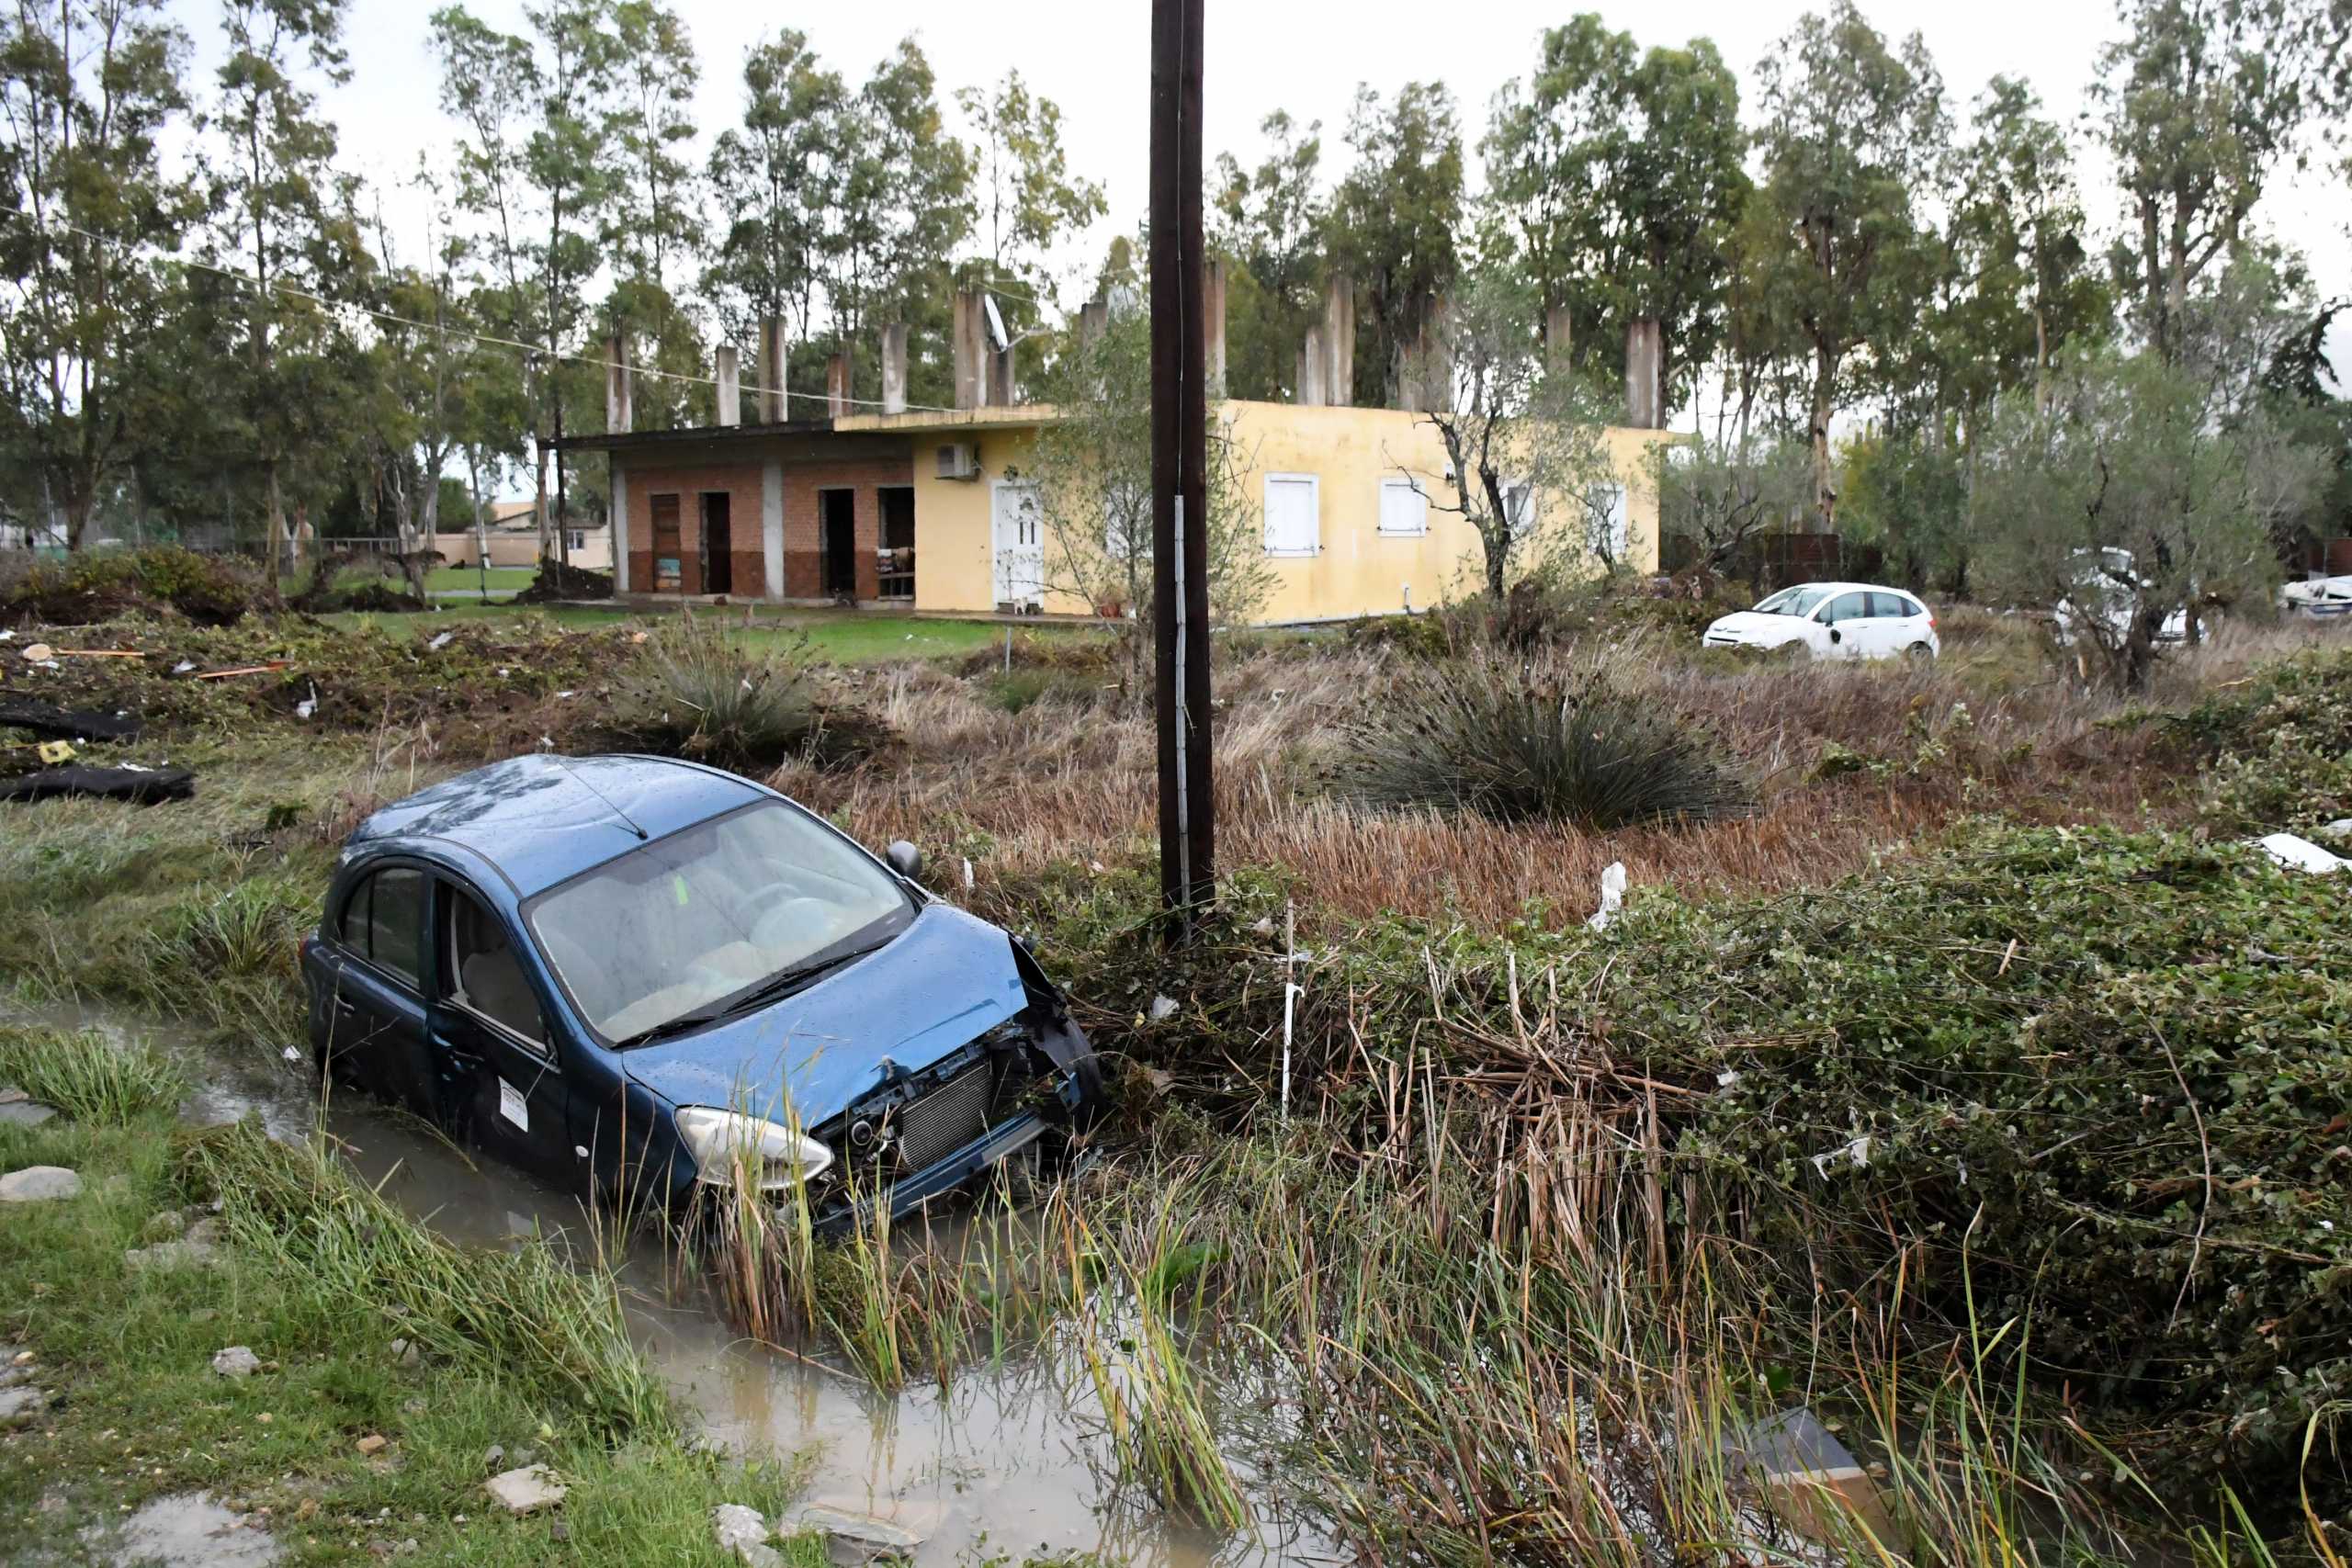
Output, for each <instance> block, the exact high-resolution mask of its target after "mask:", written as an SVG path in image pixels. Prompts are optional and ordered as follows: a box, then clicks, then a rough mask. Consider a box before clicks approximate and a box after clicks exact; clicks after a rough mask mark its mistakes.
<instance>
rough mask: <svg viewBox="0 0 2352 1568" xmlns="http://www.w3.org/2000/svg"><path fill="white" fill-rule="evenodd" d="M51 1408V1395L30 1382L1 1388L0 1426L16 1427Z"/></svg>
mask: <svg viewBox="0 0 2352 1568" xmlns="http://www.w3.org/2000/svg"><path fill="white" fill-rule="evenodd" d="M48 1408H49V1395H48V1393H46V1392H45V1391H43V1390H41V1389H38V1388H35V1387H33V1386H31V1385H30V1384H28V1383H27V1384H20V1385H18V1386H17V1387H16V1388H0V1427H16V1426H20V1425H22V1424H23V1423H25V1422H27V1421H29V1420H31V1419H32V1418H33V1417H34V1416H38V1415H40V1413H41V1412H42V1411H44V1410H46V1409H48Z"/></svg>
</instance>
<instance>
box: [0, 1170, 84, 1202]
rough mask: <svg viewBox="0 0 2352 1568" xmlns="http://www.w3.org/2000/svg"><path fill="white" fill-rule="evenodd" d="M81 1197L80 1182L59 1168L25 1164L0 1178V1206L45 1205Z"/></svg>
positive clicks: (72, 1173)
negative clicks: (0, 1204)
mask: <svg viewBox="0 0 2352 1568" xmlns="http://www.w3.org/2000/svg"><path fill="white" fill-rule="evenodd" d="M81 1195H82V1179H81V1178H80V1177H79V1176H76V1175H74V1172H72V1171H70V1170H68V1169H66V1168H64V1167H63V1166H62V1165H28V1166H27V1167H25V1168H24V1169H22V1170H12V1171H10V1172H9V1173H8V1174H7V1175H6V1176H0V1203H46V1202H50V1201H53V1200H56V1199H59V1198H78V1197H80V1196H81Z"/></svg>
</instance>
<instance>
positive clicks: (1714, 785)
mask: <svg viewBox="0 0 2352 1568" xmlns="http://www.w3.org/2000/svg"><path fill="white" fill-rule="evenodd" d="M1343 744H1344V745H1345V747H1346V748H1347V750H1348V755H1347V757H1346V759H1345V760H1344V761H1342V762H1340V764H1339V767H1338V769H1337V771H1336V777H1335V783H1336V784H1337V785H1338V788H1339V790H1340V793H1341V794H1343V795H1348V796H1351V797H1352V798H1354V799H1356V800H1359V801H1362V802H1363V803H1364V804H1366V805H1370V806H1383V807H1441V808H1446V809H1459V810H1468V811H1475V812H1477V813H1479V814H1480V815H1482V816H1486V817H1490V818H1494V819H1496V820H1497V821H1501V822H1522V821H1531V820H1542V821H1561V822H1571V823H1575V824H1577V826H1579V827H1584V828H1591V829H1611V828H1624V827H1635V826H1643V825H1648V824H1655V823H1660V822H1703V821H1709V820H1713V819H1714V818H1722V817H1726V816H1733V815H1736V814H1738V813H1740V812H1742V811H1744V810H1746V809H1747V807H1748V806H1749V804H1750V799H1751V797H1750V795H1749V794H1748V791H1747V788H1746V786H1745V785H1744V784H1741V782H1740V781H1739V780H1738V779H1737V778H1736V776H1735V775H1734V774H1733V773H1731V772H1730V770H1729V769H1728V767H1727V766H1726V764H1725V763H1724V760H1723V759H1722V757H1721V755H1720V753H1719V751H1718V750H1717V749H1716V748H1715V747H1714V745H1713V743H1712V742H1711V741H1710V740H1709V739H1707V738H1706V737H1705V736H1703V735H1702V733H1701V732H1699V731H1698V730H1696V729H1694V728H1691V727H1690V726H1689V725H1687V724H1685V723H1684V722H1682V721H1680V720H1679V719H1678V718H1677V717H1676V716H1673V715H1671V714H1668V713H1666V712H1664V711H1662V710H1661V709H1660V708H1659V707H1658V706H1657V704H1656V702H1655V700H1654V699H1652V698H1649V697H1646V696H1641V695H1636V694H1631V693H1628V692H1626V691H1624V690H1623V689H1622V688H1620V687H1619V686H1618V685H1617V683H1616V682H1615V681H1614V680H1613V679H1612V678H1611V675H1610V674H1609V673H1608V671H1606V670H1604V669H1600V668H1597V667H1596V668H1592V669H1588V670H1586V671H1580V672H1562V671H1553V670H1544V669H1538V668H1532V667H1531V668H1525V669H1518V668H1513V667H1511V666H1510V665H1507V664H1504V663H1502V662H1500V661H1498V660H1494V659H1470V660H1462V661H1460V662H1457V663H1452V664H1446V665H1438V666H1430V667H1426V668H1422V669H1419V670H1413V671H1407V672H1405V673H1404V674H1403V675H1402V676H1401V677H1400V679H1399V680H1398V681H1397V683H1396V684H1395V685H1394V686H1392V687H1391V688H1390V689H1389V691H1388V693H1387V694H1386V697H1385V701H1384V702H1382V703H1380V704H1377V705H1372V708H1371V711H1369V712H1368V713H1367V714H1366V715H1365V716H1363V717H1362V718H1360V719H1359V720H1357V721H1356V722H1355V723H1353V724H1351V725H1350V726H1349V727H1347V729H1346V732H1345V735H1344V738H1343Z"/></svg>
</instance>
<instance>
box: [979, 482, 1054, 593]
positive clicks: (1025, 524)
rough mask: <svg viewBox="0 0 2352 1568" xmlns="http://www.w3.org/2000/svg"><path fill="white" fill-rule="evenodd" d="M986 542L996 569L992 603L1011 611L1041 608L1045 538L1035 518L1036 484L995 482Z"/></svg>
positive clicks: (990, 500) (1044, 591)
mask: <svg viewBox="0 0 2352 1568" xmlns="http://www.w3.org/2000/svg"><path fill="white" fill-rule="evenodd" d="M989 502H990V506H989V546H990V548H991V549H992V551H993V554H994V558H995V568H996V602H997V603H998V604H1006V605H1010V606H1012V608H1013V609H1015V610H1035V609H1041V608H1043V607H1044V604H1045V600H1046V541H1045V535H1044V534H1043V532H1042V531H1041V525H1040V523H1039V521H1038V515H1037V513H1038V507H1037V487H1036V486H1035V485H1033V484H1023V483H1019V482H1015V481H1012V480H1007V479H999V480H997V481H995V488H994V490H993V491H992V492H991V494H990V496H989Z"/></svg>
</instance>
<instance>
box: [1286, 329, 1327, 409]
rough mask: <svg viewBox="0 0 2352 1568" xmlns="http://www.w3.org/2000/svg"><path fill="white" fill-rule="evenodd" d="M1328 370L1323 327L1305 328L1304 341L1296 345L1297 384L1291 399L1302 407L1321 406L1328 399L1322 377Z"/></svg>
mask: <svg viewBox="0 0 2352 1568" xmlns="http://www.w3.org/2000/svg"><path fill="white" fill-rule="evenodd" d="M1329 370H1330V364H1329V355H1326V354H1325V353H1324V352H1323V329H1322V328H1321V327H1320V326H1312V327H1309V328H1307V329H1306V342H1305V343H1303V344H1299V346H1298V384H1297V387H1296V388H1295V390H1294V391H1293V393H1292V400H1293V401H1294V402H1296V403H1297V404H1299V406H1301V407H1302V408H1311V409H1312V408H1321V407H1322V406H1323V405H1324V404H1325V403H1326V402H1328V401H1329V399H1328V398H1326V397H1325V396H1324V395H1323V378H1324V377H1325V375H1327V374H1328V373H1329Z"/></svg>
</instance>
